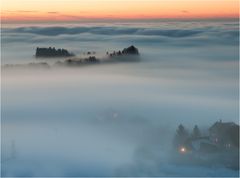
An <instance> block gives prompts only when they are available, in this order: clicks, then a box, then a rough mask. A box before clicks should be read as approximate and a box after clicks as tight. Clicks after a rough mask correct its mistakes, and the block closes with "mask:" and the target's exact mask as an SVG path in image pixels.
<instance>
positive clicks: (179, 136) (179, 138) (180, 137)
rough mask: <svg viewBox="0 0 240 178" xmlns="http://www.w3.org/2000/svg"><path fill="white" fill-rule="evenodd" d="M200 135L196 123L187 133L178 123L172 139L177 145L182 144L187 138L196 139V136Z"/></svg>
mask: <svg viewBox="0 0 240 178" xmlns="http://www.w3.org/2000/svg"><path fill="white" fill-rule="evenodd" d="M201 136H202V134H201V132H200V130H199V128H198V126H197V125H195V126H194V128H193V130H192V132H191V133H189V132H188V131H187V130H186V129H185V127H184V126H183V125H182V124H180V125H179V126H178V129H177V131H176V135H175V139H174V144H175V145H176V146H178V145H181V144H183V143H184V142H186V140H188V139H196V138H199V137H201Z"/></svg>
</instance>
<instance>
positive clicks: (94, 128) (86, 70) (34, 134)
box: [1, 20, 239, 177]
mask: <svg viewBox="0 0 240 178" xmlns="http://www.w3.org/2000/svg"><path fill="white" fill-rule="evenodd" d="M238 25H239V24H238V21H237V20H209V21H206V20H205V21H204V20H198V21H190V20H189V21H173V20H172V21H166V20H165V21H146V22H131V23H130V22H119V23H117V22H114V23H113V22H112V23H110V22H108V23H107V22H105V23H74V24H21V25H19V24H18V25H16V24H15V25H4V24H3V26H2V34H1V40H2V44H1V46H2V52H1V65H2V66H4V65H5V64H27V63H30V62H42V61H45V62H47V63H49V64H50V65H53V64H54V63H55V62H56V60H61V59H36V58H35V57H34V54H35V49H36V47H49V46H52V47H56V48H66V49H68V50H69V51H71V52H74V53H75V54H76V55H79V56H81V55H82V54H83V53H84V52H86V51H96V55H97V56H98V57H100V58H101V57H102V56H104V55H105V53H106V52H107V51H113V50H122V49H123V48H125V47H128V46H130V45H135V46H136V47H137V48H138V49H139V52H140V61H137V62H118V63H108V64H100V65H90V66H84V67H75V68H69V67H65V68H64V67H63V68H58V67H51V68H50V69H28V68H24V69H16V70H15V69H14V68H13V69H11V70H5V69H3V68H2V75H1V98H2V102H1V153H2V154H1V170H2V173H1V175H2V176H46V177H49V176H66V177H70V176H75V177H76V176H77V177H78V176H216V177H219V176H236V177H237V176H238V175H239V172H238V171H237V170H233V169H229V168H225V167H224V166H222V165H213V166H204V165H201V166H199V165H191V164H182V165H181V164H176V163H175V162H174V161H172V159H171V149H172V139H173V137H174V134H175V130H176V128H177V127H178V125H179V124H183V125H184V126H185V127H186V128H187V129H188V130H189V131H191V130H192V128H193V126H194V125H195V124H197V125H198V126H199V128H200V129H201V130H202V131H203V132H204V131H205V134H207V129H208V128H209V127H210V126H211V125H212V124H214V122H216V121H218V120H219V119H221V120H222V121H224V122H235V123H238V119H239V113H238V109H239V105H238V94H239V93H238V76H239V73H238V58H239V56H238V55H239V51H238V43H239V32H238Z"/></svg>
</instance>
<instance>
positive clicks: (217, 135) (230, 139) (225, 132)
mask: <svg viewBox="0 0 240 178" xmlns="http://www.w3.org/2000/svg"><path fill="white" fill-rule="evenodd" d="M209 136H210V139H211V141H212V142H214V143H215V144H217V145H218V146H220V147H224V148H231V147H236V148H239V125H237V124H235V123H233V122H222V121H221V120H220V121H218V122H215V123H214V124H213V125H212V126H211V127H210V128H209Z"/></svg>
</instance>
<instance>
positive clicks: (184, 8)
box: [1, 0, 239, 22]
mask: <svg viewBox="0 0 240 178" xmlns="http://www.w3.org/2000/svg"><path fill="white" fill-rule="evenodd" d="M238 16H239V2H238V0H1V19H2V21H3V22H11V21H81V20H88V19H152V18H238Z"/></svg>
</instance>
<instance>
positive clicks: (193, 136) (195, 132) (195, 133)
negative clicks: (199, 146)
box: [191, 125, 201, 138]
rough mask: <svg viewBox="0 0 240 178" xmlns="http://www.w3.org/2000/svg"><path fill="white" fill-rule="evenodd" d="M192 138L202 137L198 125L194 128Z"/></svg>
mask: <svg viewBox="0 0 240 178" xmlns="http://www.w3.org/2000/svg"><path fill="white" fill-rule="evenodd" d="M191 137H192V138H198V137H201V132H200V130H199V128H198V126H197V125H195V126H194V128H193V131H192V135H191Z"/></svg>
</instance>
